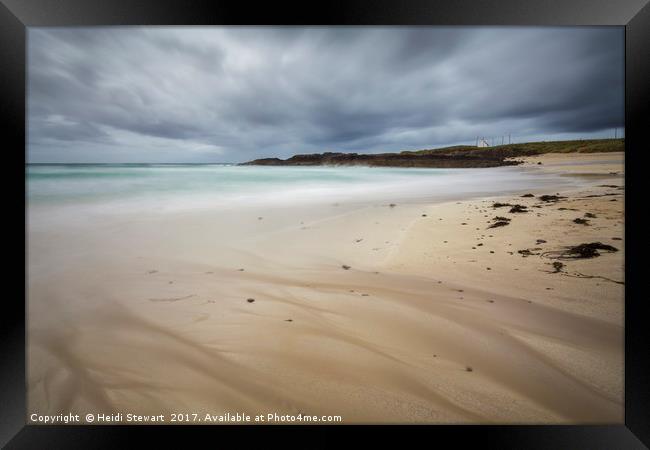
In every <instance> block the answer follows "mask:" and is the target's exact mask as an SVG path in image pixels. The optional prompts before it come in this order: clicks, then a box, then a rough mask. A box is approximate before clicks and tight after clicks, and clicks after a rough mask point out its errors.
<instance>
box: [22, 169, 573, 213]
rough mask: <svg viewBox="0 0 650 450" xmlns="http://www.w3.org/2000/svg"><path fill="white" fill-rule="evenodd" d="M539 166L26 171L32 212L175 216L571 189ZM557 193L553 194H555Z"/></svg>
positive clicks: (567, 181)
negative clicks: (69, 210)
mask: <svg viewBox="0 0 650 450" xmlns="http://www.w3.org/2000/svg"><path fill="white" fill-rule="evenodd" d="M579 182H580V181H579V180H577V179H574V178H569V177H561V176H559V175H553V174H548V173H545V172H543V171H541V170H538V169H536V168H534V167H528V168H523V167H517V166H507V167H496V168H480V169H427V168H377V167H358V166H355V167H323V166H317V167H315V166H312V167H300V166H290V167H281V166H276V167H269V166H239V165H236V164H28V165H27V166H26V201H27V204H28V206H30V207H33V208H43V207H47V208H49V209H61V208H73V209H75V210H78V209H80V208H81V209H87V210H93V209H95V210H101V211H104V212H107V211H112V212H114V213H122V212H135V213H138V212H169V211H183V210H201V209H214V208H222V209H238V208H248V207H259V206H266V207H271V206H274V205H277V206H283V207H287V206H292V205H296V206H298V205H312V206H318V205H321V204H322V205H325V204H332V203H337V202H338V203H351V204H355V203H358V204H363V203H366V204H367V203H368V202H384V203H386V202H389V203H390V202H395V203H397V202H404V201H408V202H418V201H433V202H435V201H447V200H456V199H468V198H476V197H489V196H497V195H501V194H511V193H519V192H524V191H526V190H539V189H543V188H546V187H549V188H550V187H552V189H553V190H554V192H555V190H558V189H560V188H562V187H572V186H575V185H576V184H578V183H579ZM554 192H553V193H554Z"/></svg>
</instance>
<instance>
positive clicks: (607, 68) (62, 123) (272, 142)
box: [28, 27, 624, 162]
mask: <svg viewBox="0 0 650 450" xmlns="http://www.w3.org/2000/svg"><path fill="white" fill-rule="evenodd" d="M28 52H29V53H28V60H29V62H28V125H29V137H28V139H29V140H28V160H29V162H242V161H246V160H250V159H254V158H259V157H271V156H277V157H282V158H284V157H289V156H291V155H293V154H296V153H314V152H322V151H355V152H359V153H376V152H382V151H397V150H406V149H422V148H435V147H440V146H446V145H455V144H472V143H475V142H476V137H477V136H486V137H494V136H498V138H497V139H496V141H497V142H499V143H500V142H501V137H500V136H502V135H504V134H507V133H511V134H512V138H513V141H514V140H516V141H517V142H523V141H531V140H555V139H573V138H589V137H612V135H613V132H614V128H615V127H619V135H620V133H621V128H622V127H623V124H624V93H623V80H624V59H623V57H624V34H623V28H619V27H617V28H612V27H609V28H593V27H592V28H513V27H508V28H498V27H489V28H486V27H470V28H461V27H453V28H446V27H444V28H443V27H384V28H377V27H352V28H347V27H317V28H302V27H300V28H291V27H289V28H279V27H243V28H242V27H198V28H197V27H175V28H169V27H117V28H116V27H113V28H59V29H52V28H50V29H45V28H30V29H29V35H28ZM507 139H508V138H507V137H506V141H507Z"/></svg>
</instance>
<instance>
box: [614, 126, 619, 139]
mask: <svg viewBox="0 0 650 450" xmlns="http://www.w3.org/2000/svg"><path fill="white" fill-rule="evenodd" d="M617 131H618V128H614V139H616V133H617Z"/></svg>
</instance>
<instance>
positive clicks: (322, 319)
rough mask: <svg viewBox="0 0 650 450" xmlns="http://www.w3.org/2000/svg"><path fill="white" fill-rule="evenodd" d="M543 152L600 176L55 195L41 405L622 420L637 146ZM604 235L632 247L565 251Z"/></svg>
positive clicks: (354, 417) (36, 295)
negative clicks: (81, 209)
mask: <svg viewBox="0 0 650 450" xmlns="http://www.w3.org/2000/svg"><path fill="white" fill-rule="evenodd" d="M525 160H526V163H525V164H524V165H522V166H518V167H516V168H512V169H509V170H520V171H530V172H533V173H537V172H539V173H540V174H541V173H551V174H556V175H561V176H566V177H567V178H568V179H572V180H578V181H579V183H578V184H576V187H574V188H570V189H568V188H564V187H562V188H557V189H556V188H553V187H548V188H543V189H541V188H535V189H532V190H526V191H518V192H512V193H510V194H508V195H499V196H492V197H480V196H471V198H466V199H462V200H453V201H427V200H422V199H420V198H418V199H412V200H411V201H405V202H394V203H393V202H390V201H386V202H382V201H376V202H374V201H373V202H370V203H367V204H346V203H332V204H330V205H328V206H327V207H310V206H300V207H275V208H268V209H263V208H260V209H251V210H245V211H243V212H238V213H237V214H234V213H228V212H227V211H226V212H224V211H208V212H205V211H201V212H196V211H186V212H178V213H174V214H173V215H172V214H169V215H164V214H158V215H142V216H138V215H134V216H131V217H129V218H128V219H125V220H123V221H112V222H109V221H102V220H101V217H100V220H98V221H97V222H96V223H95V222H84V221H78V222H75V223H74V224H67V225H66V226H65V227H64V226H61V227H44V226H41V225H40V224H39V222H38V220H37V219H35V217H37V214H38V211H35V212H34V214H33V215H32V218H31V220H30V225H29V241H28V280H27V281H28V299H27V301H28V305H27V306H28V380H27V382H28V413H29V412H37V413H39V414H59V413H67V412H73V413H79V414H85V413H87V412H93V413H97V412H103V413H107V414H114V413H117V412H122V413H127V412H130V413H134V414H143V415H147V414H149V415H156V414H167V415H169V414H170V413H189V414H192V413H197V414H199V416H202V415H204V414H206V413H209V414H215V415H218V414H226V413H228V412H230V413H237V412H239V413H246V414H249V415H251V416H255V415H257V414H267V413H278V414H294V415H295V414H299V413H302V414H310V415H318V416H321V415H340V416H341V417H342V423H346V424H347V423H349V424H352V423H463V424H464V423H513V424H514V423H516V424H523V423H545V424H548V423H562V424H576V423H581V424H587V423H622V422H623V380H624V377H623V367H624V366H623V338H624V334H623V319H624V284H623V283H624V281H625V280H624V254H625V252H624V247H625V241H624V225H625V224H624V215H623V214H624V192H625V191H624V164H623V162H624V155H623V154H622V153H603V154H598V153H594V154H581V153H572V154H545V155H541V156H535V157H528V158H525ZM538 162H541V163H542V164H538ZM487 170H490V169H487ZM450 189H453V186H450ZM525 194H533V196H529V197H522V195H525ZM542 195H557V196H560V198H559V199H558V200H555V201H543V200H541V199H540V198H539V197H540V196H542ZM497 202H499V203H508V204H510V205H516V204H518V205H522V206H523V207H525V208H523V209H524V210H525V211H526V212H518V213H517V212H513V213H510V212H509V210H510V208H511V206H506V207H496V208H495V207H494V206H493V205H494V204H495V203H497ZM586 214H587V215H586ZM496 217H503V218H505V219H504V220H500V219H495V218H496ZM575 219H582V220H586V221H587V222H586V223H576V222H574V220H575ZM499 221H502V222H507V224H505V225H503V226H498V227H494V228H489V227H490V226H491V225H493V224H494V223H495V222H499ZM579 222H580V221H579ZM592 242H600V243H603V244H607V245H611V246H613V247H615V248H616V249H617V250H618V251H612V252H609V251H602V250H601V251H599V254H600V255H599V256H598V257H594V258H588V259H573V258H563V257H562V252H564V251H566V249H567V247H570V246H576V245H579V244H583V243H592ZM558 256H560V258H558ZM556 262H561V263H562V264H563V266H561V267H559V268H558V266H557V265H556V266H554V265H553V263H556Z"/></svg>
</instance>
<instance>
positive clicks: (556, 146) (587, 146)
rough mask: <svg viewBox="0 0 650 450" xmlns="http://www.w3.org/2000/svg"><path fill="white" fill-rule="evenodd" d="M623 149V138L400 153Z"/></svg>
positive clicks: (514, 153)
mask: <svg viewBox="0 0 650 450" xmlns="http://www.w3.org/2000/svg"><path fill="white" fill-rule="evenodd" d="M622 151H625V140H624V139H593V140H586V141H551V142H526V143H522V144H505V145H495V146H494V147H482V148H478V147H474V146H469V145H458V146H455V147H443V148H437V149H430V150H415V151H403V152H400V154H401V155H409V154H412V155H428V154H436V155H471V156H477V157H478V156H484V157H487V156H493V157H494V156H497V157H512V156H528V155H540V154H542V153H601V152H622Z"/></svg>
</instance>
